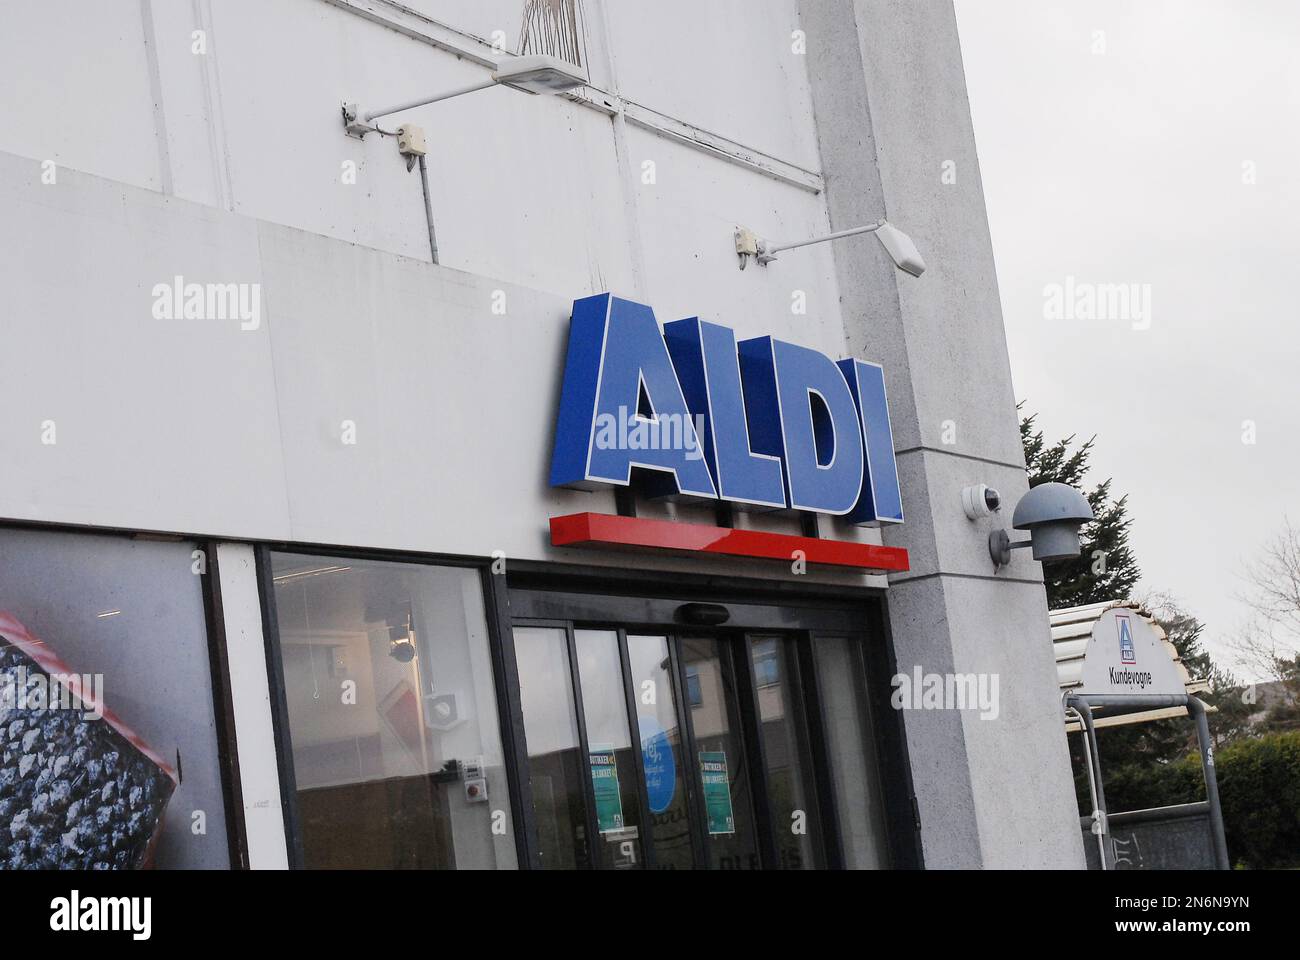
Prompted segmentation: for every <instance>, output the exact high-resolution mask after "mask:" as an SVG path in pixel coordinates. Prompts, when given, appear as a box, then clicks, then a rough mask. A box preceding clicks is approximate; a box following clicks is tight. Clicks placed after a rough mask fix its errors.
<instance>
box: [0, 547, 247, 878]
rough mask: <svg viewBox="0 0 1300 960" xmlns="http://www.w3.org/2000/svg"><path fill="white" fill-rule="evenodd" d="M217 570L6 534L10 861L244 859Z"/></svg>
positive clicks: (4, 854)
mask: <svg viewBox="0 0 1300 960" xmlns="http://www.w3.org/2000/svg"><path fill="white" fill-rule="evenodd" d="M205 565H206V557H205V556H204V554H203V553H202V551H201V549H200V547H199V546H198V545H197V544H194V543H189V542H163V541H156V540H140V539H131V538H128V537H123V536H107V535H98V534H82V533H71V532H62V531H49V530H40V531H37V530H25V529H14V528H3V529H0V868H45V869H58V868H80V869H106V868H108V869H122V868H135V867H143V866H151V865H152V866H157V867H163V868H187V867H192V868H209V869H212V868H226V867H228V866H230V857H229V837H228V835H227V831H226V821H225V807H224V794H223V791H222V779H221V760H220V757H219V750H218V743H219V741H218V736H217V723H216V719H215V717H216V711H215V707H214V703H213V695H212V681H211V674H210V659H209V648H208V638H207V631H206V626H205V618H204V606H203V589H204V587H203V577H202V576H201V574H202V573H203V572H204V571H205V569H206V566H205Z"/></svg>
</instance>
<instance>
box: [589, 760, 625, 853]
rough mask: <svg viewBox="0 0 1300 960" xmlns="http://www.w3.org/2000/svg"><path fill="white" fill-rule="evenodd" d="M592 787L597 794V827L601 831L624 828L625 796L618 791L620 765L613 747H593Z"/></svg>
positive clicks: (610, 831)
mask: <svg viewBox="0 0 1300 960" xmlns="http://www.w3.org/2000/svg"><path fill="white" fill-rule="evenodd" d="M590 756H591V787H592V792H593V793H594V794H595V795H596V828H597V829H598V830H599V831H600V832H601V833H612V832H614V831H615V830H622V829H623V798H622V796H620V795H619V791H618V765H617V763H615V760H614V748H613V747H592V748H591V754H590Z"/></svg>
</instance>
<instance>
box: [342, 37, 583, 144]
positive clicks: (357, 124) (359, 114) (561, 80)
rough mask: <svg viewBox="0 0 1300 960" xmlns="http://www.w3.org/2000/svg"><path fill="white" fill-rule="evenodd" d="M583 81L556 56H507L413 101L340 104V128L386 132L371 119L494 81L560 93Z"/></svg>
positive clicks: (526, 89) (482, 87)
mask: <svg viewBox="0 0 1300 960" xmlns="http://www.w3.org/2000/svg"><path fill="white" fill-rule="evenodd" d="M586 82H587V78H586V76H585V75H584V74H583V73H582V72H581V71H580V70H579V69H578V68H577V67H575V66H574V65H573V64H571V63H568V62H566V61H564V60H561V59H560V58H559V57H552V56H549V55H547V54H544V53H539V54H533V55H530V56H526V57H508V58H507V59H505V60H503V61H501V62H500V63H498V64H497V68H496V70H494V71H493V72H492V74H491V76H490V78H489V79H487V80H482V81H479V82H478V83H471V84H470V85H469V86H467V87H458V88H457V89H455V90H448V91H445V92H443V93H435V94H430V95H428V96H423V97H416V98H415V99H414V100H404V101H402V102H401V103H395V104H392V105H391V106H387V107H381V108H379V109H378V110H364V109H362V107H361V106H360V105H359V104H357V103H345V104H343V129H344V131H345V132H346V133H347V135H348V136H350V137H356V138H358V139H361V138H362V137H364V136H365V135H366V134H367V133H371V132H377V133H388V131H386V130H380V129H379V128H378V127H377V126H375V121H376V120H378V119H380V118H381V117H387V116H390V115H392V114H394V113H401V112H402V111H403V110H411V109H414V108H415V107H423V106H426V105H427V104H430V103H439V102H441V101H443V100H451V99H452V98H454V97H462V96H464V95H465V94H467V93H474V92H475V91H477V90H486V89H487V88H488V87H495V86H496V85H497V84H501V85H502V86H506V87H512V88H513V89H515V90H522V91H523V92H524V93H531V94H539V93H546V94H550V93H564V92H565V91H566V90H573V89H574V88H576V87H581V86H583V85H584V84H586Z"/></svg>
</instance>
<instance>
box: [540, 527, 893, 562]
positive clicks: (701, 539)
mask: <svg viewBox="0 0 1300 960" xmlns="http://www.w3.org/2000/svg"><path fill="white" fill-rule="evenodd" d="M551 544H552V546H556V547H620V548H630V547H643V548H647V549H652V550H679V551H687V552H692V553H717V554H724V555H726V556H732V557H761V558H763V559H765V560H784V561H787V562H788V561H791V560H793V559H795V551H796V550H799V551H802V552H803V556H804V559H805V560H806V561H807V562H808V563H821V564H828V565H830V566H834V567H854V568H856V569H859V570H867V571H872V572H877V573H886V572H891V571H897V570H906V569H908V565H907V551H906V550H904V549H903V548H902V547H881V546H877V545H875V544H873V543H853V542H851V541H846V540H822V539H821V538H819V537H797V536H793V535H791V534H785V533H767V532H765V531H762V530H733V529H731V528H729V527H710V526H705V525H703V524H698V523H677V522H676V521H673V520H651V519H648V518H645V517H620V516H613V515H611V514H608V513H571V514H569V515H567V516H563V517H551Z"/></svg>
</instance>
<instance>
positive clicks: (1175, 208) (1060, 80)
mask: <svg viewBox="0 0 1300 960" xmlns="http://www.w3.org/2000/svg"><path fill="white" fill-rule="evenodd" d="M956 7H957V17H958V23H959V27H960V31H961V43H962V54H963V58H964V61H965V68H966V78H967V85H968V87H969V91H970V100H971V113H972V115H973V118H974V126H975V138H976V142H977V144H978V148H979V158H980V168H981V172H982V175H983V178H984V193H985V196H986V199H987V203H988V213H989V223H990V227H991V230H992V235H993V250H994V254H995V256H996V259H997V268H998V283H999V286H1000V288H1001V292H1002V310H1003V316H1004V319H1005V322H1006V328H1007V339H1008V343H1009V347H1010V352H1011V368H1012V373H1013V376H1014V380H1015V387H1016V395H1017V397H1018V398H1020V399H1022V400H1024V401H1026V403H1025V409H1026V410H1029V411H1036V412H1037V413H1038V414H1039V419H1038V422H1039V425H1040V426H1041V427H1042V428H1043V429H1044V430H1045V431H1046V434H1047V436H1048V437H1049V438H1056V437H1060V436H1065V435H1068V434H1071V433H1074V434H1078V435H1079V436H1080V437H1083V438H1086V437H1089V436H1091V435H1092V434H1094V433H1095V434H1096V435H1097V443H1096V453H1095V454H1094V456H1093V469H1094V472H1093V479H1094V481H1095V480H1100V479H1104V478H1105V477H1108V476H1110V477H1113V478H1114V484H1113V489H1114V491H1115V492H1117V493H1125V492H1126V493H1128V495H1129V502H1130V513H1131V515H1132V517H1133V520H1134V523H1133V535H1132V543H1133V547H1134V549H1135V552H1136V555H1137V558H1138V561H1139V563H1140V565H1141V567H1142V573H1143V579H1142V582H1141V584H1140V586H1139V592H1141V591H1143V590H1159V591H1167V592H1169V593H1171V594H1172V595H1174V597H1176V598H1177V599H1178V600H1179V601H1180V602H1181V603H1182V604H1183V605H1184V606H1185V607H1186V608H1187V609H1188V610H1189V611H1190V612H1192V613H1193V614H1195V615H1196V616H1198V617H1200V618H1201V619H1202V620H1203V621H1204V622H1205V624H1206V627H1207V630H1206V633H1207V636H1208V638H1209V639H1210V642H1211V649H1212V650H1213V651H1214V652H1215V653H1216V654H1217V653H1219V652H1220V651H1221V650H1222V649H1223V646H1222V644H1223V642H1224V640H1226V639H1227V638H1228V637H1229V636H1230V635H1231V634H1232V633H1233V631H1235V630H1237V629H1239V628H1240V627H1241V626H1242V624H1243V623H1244V621H1245V620H1246V618H1247V616H1248V609H1247V607H1246V606H1245V604H1244V603H1243V602H1242V601H1241V599H1240V598H1241V595H1242V594H1243V593H1244V592H1245V590H1246V586H1245V584H1244V583H1243V582H1242V581H1241V579H1240V574H1241V569H1242V564H1243V563H1244V562H1247V561H1248V560H1249V559H1250V557H1251V556H1252V554H1253V553H1254V552H1255V551H1256V550H1257V549H1258V547H1259V546H1260V545H1261V544H1262V543H1264V542H1265V541H1266V540H1268V539H1269V538H1270V537H1271V536H1273V535H1274V533H1275V532H1276V530H1277V527H1278V524H1279V522H1280V521H1281V519H1282V517H1283V516H1284V515H1289V516H1290V517H1291V519H1292V520H1293V521H1296V522H1300V303H1298V302H1297V297H1296V289H1295V285H1296V281H1297V278H1300V183H1298V182H1297V177H1296V170H1297V163H1300V4H1297V3H1294V2H1290V0H1233V2H1230V0H1217V2H1209V0H1165V2H1159V0H1127V2H1116V0H1100V2H1098V0H1090V2H1087V3H1083V2H1066V0H956ZM1252 180H1253V182H1250V181H1252ZM1069 277H1072V278H1073V284H1074V286H1073V288H1072V292H1073V293H1074V295H1075V298H1074V306H1075V307H1076V308H1077V309H1074V310H1073V311H1072V310H1071V309H1070V304H1068V303H1064V301H1065V299H1066V298H1065V296H1064V295H1065V294H1066V293H1069V292H1071V288H1069V287H1067V283H1068V281H1067V278H1069ZM1053 284H1056V285H1059V286H1058V288H1057V290H1056V291H1054V293H1056V292H1059V293H1060V294H1061V296H1060V297H1059V298H1054V297H1049V296H1048V295H1045V292H1044V291H1045V288H1050V285H1053ZM1088 284H1093V285H1099V284H1137V285H1146V286H1145V287H1143V286H1138V287H1137V288H1136V293H1137V295H1138V296H1137V298H1136V299H1134V300H1133V301H1132V302H1131V303H1130V305H1129V311H1128V313H1127V314H1126V315H1123V316H1118V317H1117V316H1111V317H1109V318H1093V319H1086V315H1087V313H1088V308H1087V303H1086V300H1081V299H1077V298H1080V297H1084V296H1086V293H1087V291H1088V289H1089V288H1087V287H1086V286H1084V285H1088ZM1147 292H1149V296H1150V303H1149V306H1150V309H1149V314H1147V313H1146V312H1145V311H1143V310H1141V306H1142V299H1141V298H1142V296H1143V294H1144V293H1147ZM1117 306H1119V307H1122V306H1123V304H1122V303H1118V304H1117ZM1062 307H1064V309H1062ZM1080 313H1082V314H1084V315H1085V316H1084V317H1080V316H1078V314H1080ZM1114 313H1122V310H1117V311H1112V314H1114ZM1244 421H1253V424H1254V432H1255V437H1254V440H1255V442H1254V443H1253V444H1252V443H1247V442H1243V437H1245V438H1246V439H1249V435H1248V434H1249V431H1250V429H1251V427H1250V425H1249V424H1247V425H1245V426H1243V422H1244ZM1241 675H1245V673H1244V672H1242V674H1241Z"/></svg>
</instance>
